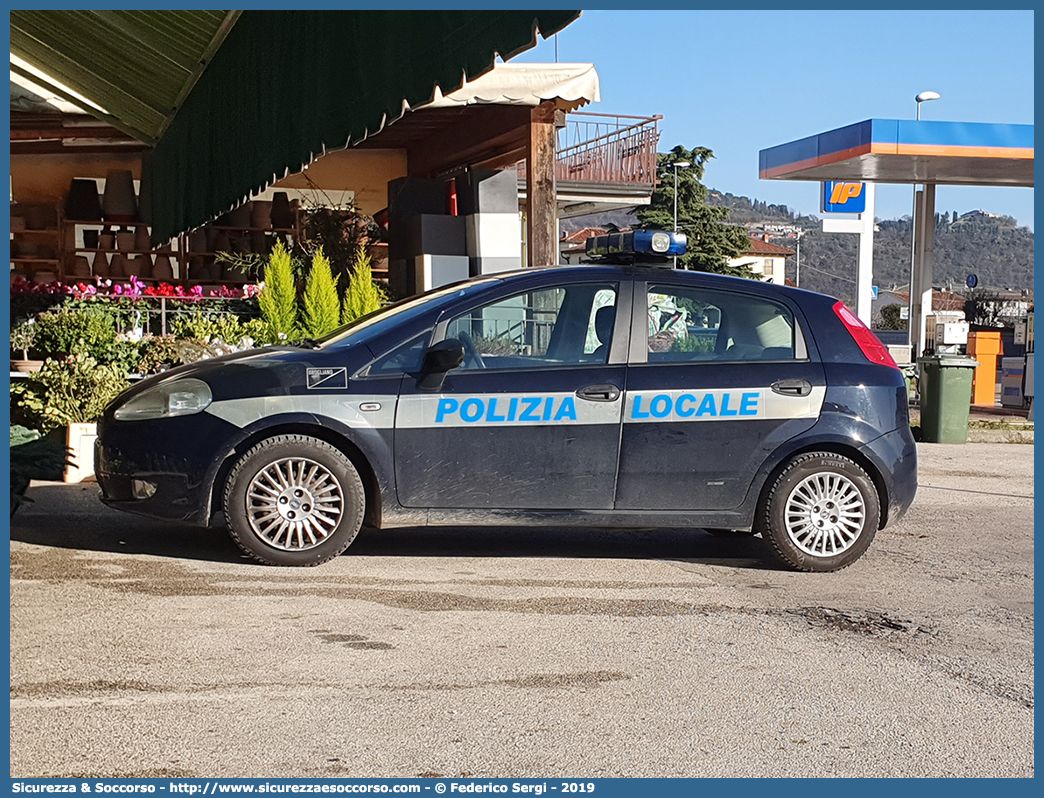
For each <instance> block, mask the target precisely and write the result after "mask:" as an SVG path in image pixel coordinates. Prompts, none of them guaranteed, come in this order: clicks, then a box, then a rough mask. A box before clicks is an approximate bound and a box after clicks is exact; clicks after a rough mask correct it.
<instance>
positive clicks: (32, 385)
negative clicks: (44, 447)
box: [11, 354, 128, 432]
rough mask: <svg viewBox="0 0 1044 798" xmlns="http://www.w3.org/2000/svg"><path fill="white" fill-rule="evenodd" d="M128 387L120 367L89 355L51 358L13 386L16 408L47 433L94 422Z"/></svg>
mask: <svg viewBox="0 0 1044 798" xmlns="http://www.w3.org/2000/svg"><path fill="white" fill-rule="evenodd" d="M127 386H128V383H127V376H126V372H125V371H123V370H121V369H120V368H119V367H118V366H112V365H104V366H102V365H99V364H98V361H97V360H95V359H94V358H93V357H90V356H89V355H85V354H76V355H72V356H70V357H68V358H65V359H64V360H47V361H46V362H45V363H44V365H43V368H41V369H40V371H38V372H36V373H34V374H30V375H29V377H28V379H26V380H24V381H23V382H20V383H16V384H14V385H12V386H11V398H12V400H13V402H12V403H13V405H14V407H13V408H12V409H13V410H17V411H18V413H19V414H20V415H21V417H22V418H23V419H25V420H26V421H27V422H28V423H29V425H30V426H32V427H34V428H36V429H40V430H43V431H45V432H47V431H49V430H52V429H56V428H58V427H64V426H67V425H69V424H92V423H94V422H96V421H97V420H98V419H99V418H101V415H102V412H103V411H104V410H105V407H106V406H107V405H108V404H109V403H110V402H111V401H112V400H113V399H115V398H116V397H117V396H119V394H120V393H122V392H123V390H124V389H125V388H126V387H127Z"/></svg>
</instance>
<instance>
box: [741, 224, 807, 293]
mask: <svg viewBox="0 0 1044 798" xmlns="http://www.w3.org/2000/svg"><path fill="white" fill-rule="evenodd" d="M768 238H769V236H768V235H767V234H764V235H752V236H751V237H750V246H749V247H747V249H746V250H744V251H743V252H741V253H740V254H739V255H738V256H737V257H735V258H731V259H730V260H729V266H734V267H735V266H746V267H748V268H749V269H750V270H751V271H752V272H754V275H755V276H756V277H757V278H759V279H760V280H763V281H764V282H766V283H775V284H776V285H785V281H786V269H785V265H786V261H787V258H788V257H789V256H791V255H793V254H794V250H792V249H788V248H787V247H781V246H780V245H779V244H772V243H770V242H769V240H768Z"/></svg>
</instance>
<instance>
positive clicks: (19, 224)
mask: <svg viewBox="0 0 1044 798" xmlns="http://www.w3.org/2000/svg"><path fill="white" fill-rule="evenodd" d="M23 230H25V217H24V216H12V217H11V232H12V233H20V232H22V231H23Z"/></svg>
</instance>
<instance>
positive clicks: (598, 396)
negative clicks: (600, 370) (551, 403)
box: [576, 384, 620, 402]
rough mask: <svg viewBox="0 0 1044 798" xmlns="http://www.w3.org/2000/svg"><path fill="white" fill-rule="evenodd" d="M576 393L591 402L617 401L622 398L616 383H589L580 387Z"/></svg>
mask: <svg viewBox="0 0 1044 798" xmlns="http://www.w3.org/2000/svg"><path fill="white" fill-rule="evenodd" d="M576 395H577V396H579V397H580V398H581V399H587V400H588V401H590V402H615V401H616V400H617V399H619V398H620V389H619V388H617V387H616V386H615V385H609V384H605V385H588V386H586V387H584V388H578V389H577V392H576Z"/></svg>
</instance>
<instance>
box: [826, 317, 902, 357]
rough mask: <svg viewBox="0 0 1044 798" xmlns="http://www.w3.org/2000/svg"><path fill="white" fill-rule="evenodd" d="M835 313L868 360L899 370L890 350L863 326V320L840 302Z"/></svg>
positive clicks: (872, 332) (871, 331)
mask: <svg viewBox="0 0 1044 798" xmlns="http://www.w3.org/2000/svg"><path fill="white" fill-rule="evenodd" d="M834 313H836V314H837V317H838V318H839V319H841V323H842V324H843V325H845V329H846V330H848V334H849V335H851V336H852V338H853V339H854V340H855V342H856V343H857V344H858V345H859V348H860V350H862V352H863V354H864V355H866V359H867V360H869V361H870V362H871V363H878V364H880V365H882V366H891V367H892V368H894V369H897V368H899V366H898V365H896V362H895V358H893V357H892V355H891V354H890V353H889V351H888V348H887V347H886V346H885V345H884V344H882V343H881V341H880V340H879V339H878V337H877V336H876V335H874V331H873V330H871V329H870V328H869V327H867V326H866V325H865V324H863V320H862V319H860V318H859V317H858V316H857V315H856V314H854V313H853V312H852V311H851V310H850V309H849V308H848V306H847V305H845V303H844V302H838V303H837V304H836V305H834Z"/></svg>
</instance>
